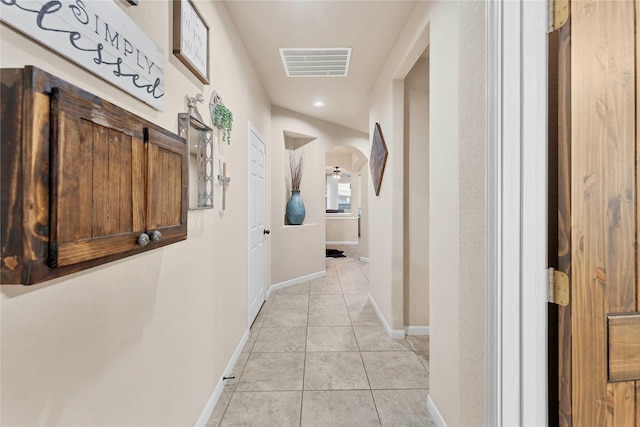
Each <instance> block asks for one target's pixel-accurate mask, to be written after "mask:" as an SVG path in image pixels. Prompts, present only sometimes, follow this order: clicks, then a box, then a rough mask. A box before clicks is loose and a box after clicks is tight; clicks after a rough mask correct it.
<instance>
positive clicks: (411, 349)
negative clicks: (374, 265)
mask: <svg viewBox="0 0 640 427" xmlns="http://www.w3.org/2000/svg"><path fill="white" fill-rule="evenodd" d="M332 247H335V246H332ZM338 249H340V250H343V251H345V255H347V257H346V258H328V259H327V260H326V271H327V274H326V276H325V277H322V278H319V279H315V280H311V281H308V282H304V283H300V284H297V285H293V286H290V287H287V288H284V289H280V290H278V291H276V292H274V293H272V295H271V296H270V298H269V299H268V300H267V301H266V302H265V304H264V306H263V307H262V310H261V311H260V313H259V314H258V317H257V319H256V321H255V323H254V324H253V326H252V328H251V334H250V336H249V339H248V341H247V343H246V345H245V347H244V349H243V351H242V353H241V355H240V358H239V359H238V361H237V363H236V366H235V367H234V370H233V374H232V375H233V376H235V379H230V380H227V382H226V385H225V389H224V391H223V393H222V395H221V396H220V399H219V400H218V404H217V405H216V407H215V409H214V411H213V413H212V415H211V418H210V420H209V422H208V424H207V426H218V425H221V426H299V425H302V426H347V425H359V426H377V425H382V426H397V425H403V426H435V423H434V422H433V421H432V419H431V417H430V415H429V413H428V411H427V395H428V391H429V338H428V337H426V336H407V338H406V339H403V340H393V339H391V338H389V336H388V335H387V333H386V332H385V330H384V327H383V326H382V324H381V323H380V321H379V320H378V317H377V315H376V312H375V310H374V308H373V307H372V305H371V303H370V302H369V299H368V282H369V281H368V277H367V275H368V267H369V265H368V264H365V263H362V262H361V261H359V260H358V259H359V254H358V252H357V247H355V246H342V247H338Z"/></svg>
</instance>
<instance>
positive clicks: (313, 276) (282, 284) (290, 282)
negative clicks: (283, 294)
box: [267, 270, 327, 299]
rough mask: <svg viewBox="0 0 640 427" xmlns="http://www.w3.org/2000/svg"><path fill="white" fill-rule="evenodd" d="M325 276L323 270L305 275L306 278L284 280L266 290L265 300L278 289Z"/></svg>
mask: <svg viewBox="0 0 640 427" xmlns="http://www.w3.org/2000/svg"><path fill="white" fill-rule="evenodd" d="M326 275H327V272H326V271H325V270H323V271H318V272H317V273H312V274H307V275H306V276H302V277H296V278H295V279H291V280H286V281H284V282H280V283H276V284H275V285H271V286H269V290H267V299H269V296H270V295H271V293H272V292H273V291H277V290H278V289H282V288H286V287H288V286H291V285H297V284H298V283H302V282H306V281H307V280H313V279H317V278H319V277H324V276H326Z"/></svg>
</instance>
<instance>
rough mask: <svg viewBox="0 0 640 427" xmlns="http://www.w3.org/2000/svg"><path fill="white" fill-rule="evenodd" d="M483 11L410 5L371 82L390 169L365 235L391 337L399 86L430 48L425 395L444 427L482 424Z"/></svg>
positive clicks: (398, 290) (400, 218)
mask: <svg viewBox="0 0 640 427" xmlns="http://www.w3.org/2000/svg"><path fill="white" fill-rule="evenodd" d="M483 8H484V3H483V2H474V1H464V2H449V1H435V2H418V3H416V6H415V9H414V11H413V12H412V14H411V17H410V19H409V22H408V23H407V25H406V26H405V31H404V32H403V34H401V36H400V37H399V39H398V42H397V43H396V49H395V50H394V52H392V54H391V55H390V58H389V61H388V62H387V64H386V65H385V67H384V68H383V70H382V72H381V75H380V77H379V78H378V81H377V83H376V86H375V88H374V91H373V93H372V102H371V109H370V122H371V124H373V123H375V122H380V123H381V124H382V129H383V132H385V138H386V140H387V146H388V147H389V152H390V153H389V162H388V163H387V168H389V167H390V168H391V169H387V172H385V178H384V179H385V181H384V182H383V184H382V190H381V194H380V196H379V197H376V196H375V194H374V193H373V190H372V189H370V190H369V191H368V194H367V197H368V198H369V209H370V213H371V218H370V227H371V229H372V230H376V231H375V235H376V237H375V239H376V245H373V246H372V247H371V248H370V259H371V266H370V271H371V277H372V279H371V281H372V284H371V294H372V296H373V298H374V299H375V301H376V303H377V305H378V306H379V307H380V309H381V311H382V313H383V315H384V316H385V318H386V320H387V321H388V322H389V324H390V325H391V327H392V329H399V328H401V327H402V326H404V325H403V324H402V321H403V319H404V316H403V315H404V313H405V311H404V310H406V309H407V307H405V305H406V304H403V301H402V297H403V292H404V281H405V277H404V270H403V266H404V265H405V260H404V259H402V254H403V253H404V252H403V250H402V249H403V247H404V242H403V237H404V236H403V234H402V230H403V228H404V224H403V222H404V221H405V220H406V219H407V218H410V216H408V215H405V212H404V210H403V209H402V208H400V209H399V208H398V207H399V206H400V207H402V206H403V204H404V200H402V198H399V197H398V195H402V194H404V192H403V186H402V183H403V180H404V178H405V176H404V174H403V170H402V168H404V164H403V163H402V161H399V160H398V158H400V159H401V158H402V157H403V153H404V146H403V140H404V138H403V137H404V135H403V132H402V131H403V122H402V120H401V118H402V117H403V113H404V111H403V109H404V108H403V106H404V105H405V104H404V101H405V100H404V99H403V98H404V91H403V88H402V87H401V89H400V90H399V89H398V84H399V82H400V85H401V86H402V82H401V80H402V79H404V78H405V77H406V76H407V75H408V73H409V71H410V70H411V68H412V67H413V66H414V65H415V64H416V61H418V58H419V57H420V54H421V53H422V52H423V51H424V49H425V48H426V47H427V46H428V47H429V54H430V57H429V63H430V70H429V72H430V77H429V79H430V84H429V110H430V126H429V153H428V159H429V160H428V165H427V164H425V165H424V167H427V166H428V169H429V230H428V233H429V265H428V268H429V286H430V290H429V317H430V331H431V340H430V347H431V348H430V373H431V375H430V377H431V379H430V390H429V393H430V399H431V400H432V401H433V403H434V405H435V407H436V408H437V410H438V411H439V413H440V415H441V416H442V417H443V419H444V421H445V422H446V423H447V425H449V426H451V427H456V426H465V425H483V424H484V419H485V416H484V384H485V379H484V351H485V349H484V338H483V337H484V320H485V319H484V304H485V302H484V280H485V278H484V269H483V268H482V267H480V268H478V266H482V265H483V262H484V247H485V245H484V242H485V239H484V232H483V227H482V225H481V224H483V221H484V219H483V218H484V209H485V202H484V199H483V197H484V169H483V168H484V162H485V156H484V140H485V134H484V127H483V126H484V116H483V111H484V99H485V98H484V74H483V72H484V64H483V62H482V58H483V56H482V55H484V53H483V52H484V43H485V42H484V27H483V26H484V11H483ZM463 55H465V57H464V58H462V56H463ZM467 55H469V56H467ZM409 102H410V100H409ZM408 131H409V130H408ZM397 168H400V169H401V170H400V171H398V170H396V169H397ZM387 180H390V181H391V182H388V181H387ZM471 183H473V186H471V187H469V185H470V184H471ZM409 209H410V208H409ZM409 221H410V219H409ZM409 231H410V232H413V229H412V228H409ZM398 245H400V247H399V249H398ZM399 294H400V301H399V297H398V296H399ZM409 304H411V302H409Z"/></svg>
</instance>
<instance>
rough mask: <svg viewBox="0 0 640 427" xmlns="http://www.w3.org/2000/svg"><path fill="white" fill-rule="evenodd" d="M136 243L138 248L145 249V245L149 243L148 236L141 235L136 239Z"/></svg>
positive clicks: (145, 234)
mask: <svg viewBox="0 0 640 427" xmlns="http://www.w3.org/2000/svg"><path fill="white" fill-rule="evenodd" d="M136 243H137V244H138V245H139V246H140V247H143V248H144V247H145V246H147V244H148V243H149V235H148V234H147V233H141V234H140V235H139V236H138V238H137V239H136Z"/></svg>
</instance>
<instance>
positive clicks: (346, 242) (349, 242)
mask: <svg viewBox="0 0 640 427" xmlns="http://www.w3.org/2000/svg"><path fill="white" fill-rule="evenodd" d="M325 244H327V245H359V244H360V242H358V241H357V240H340V241H338V240H328V241H326V242H325Z"/></svg>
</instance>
